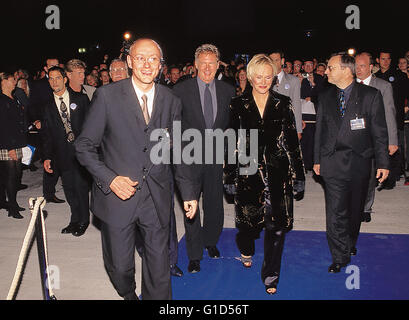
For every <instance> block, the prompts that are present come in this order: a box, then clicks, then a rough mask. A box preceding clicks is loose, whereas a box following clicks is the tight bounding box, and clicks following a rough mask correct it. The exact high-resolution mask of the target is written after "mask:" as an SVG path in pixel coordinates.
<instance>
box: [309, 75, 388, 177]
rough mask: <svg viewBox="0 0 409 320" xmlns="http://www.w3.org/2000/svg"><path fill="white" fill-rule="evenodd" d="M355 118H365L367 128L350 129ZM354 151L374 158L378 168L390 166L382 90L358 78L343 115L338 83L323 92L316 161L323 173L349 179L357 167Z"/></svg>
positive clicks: (315, 147) (362, 155) (320, 100)
mask: <svg viewBox="0 0 409 320" xmlns="http://www.w3.org/2000/svg"><path fill="white" fill-rule="evenodd" d="M356 118H358V119H364V122H365V128H362V129H358V130H352V129H351V120H354V119H356ZM352 154H354V155H356V156H358V157H360V158H361V159H372V158H375V160H376V167H377V168H378V169H379V168H381V169H388V167H389V155H388V131H387V128H386V120H385V110H384V105H383V100H382V94H381V93H380V91H378V90H377V89H375V88H372V87H369V86H365V85H363V84H360V83H355V81H354V83H353V88H352V91H351V95H350V97H349V100H348V103H347V105H346V111H345V115H344V117H341V114H340V111H339V98H338V90H337V87H336V86H334V85H332V86H331V87H329V88H328V89H327V90H325V91H324V92H323V93H322V94H321V95H320V97H319V107H318V113H317V123H316V130H315V146H314V163H315V164H320V166H321V175H322V176H324V177H325V176H328V177H337V178H341V179H348V178H349V175H350V174H352V172H356V170H357V168H356V163H354V162H353V161H352V160H351V159H353V157H352ZM334 155H336V158H334ZM337 159H338V160H339V161H338V160H337ZM335 160H336V161H335ZM369 163H370V162H369ZM352 169H354V170H352Z"/></svg>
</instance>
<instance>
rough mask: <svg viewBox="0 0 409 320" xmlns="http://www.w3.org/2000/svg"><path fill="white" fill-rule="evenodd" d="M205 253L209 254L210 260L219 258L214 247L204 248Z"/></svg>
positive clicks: (218, 253) (217, 251)
mask: <svg viewBox="0 0 409 320" xmlns="http://www.w3.org/2000/svg"><path fill="white" fill-rule="evenodd" d="M206 250H207V253H208V254H209V257H210V258H219V257H220V252H219V250H218V249H217V247H216V246H209V247H206Z"/></svg>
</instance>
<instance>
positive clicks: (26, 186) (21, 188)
mask: <svg viewBox="0 0 409 320" xmlns="http://www.w3.org/2000/svg"><path fill="white" fill-rule="evenodd" d="M27 188H28V185H26V184H20V185H19V186H18V187H17V191H20V190H24V189H27Z"/></svg>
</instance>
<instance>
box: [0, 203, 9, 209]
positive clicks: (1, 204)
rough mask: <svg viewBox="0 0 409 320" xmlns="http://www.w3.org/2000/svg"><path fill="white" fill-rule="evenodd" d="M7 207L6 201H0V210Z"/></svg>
mask: <svg viewBox="0 0 409 320" xmlns="http://www.w3.org/2000/svg"><path fill="white" fill-rule="evenodd" d="M8 208H9V204H8V203H7V202H4V203H3V202H2V203H0V210H1V209H6V210H7V209H8Z"/></svg>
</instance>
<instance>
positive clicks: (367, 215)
mask: <svg viewBox="0 0 409 320" xmlns="http://www.w3.org/2000/svg"><path fill="white" fill-rule="evenodd" d="M371 220H372V219H371V213H370V212H364V214H363V215H362V219H361V221H362V222H371Z"/></svg>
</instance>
